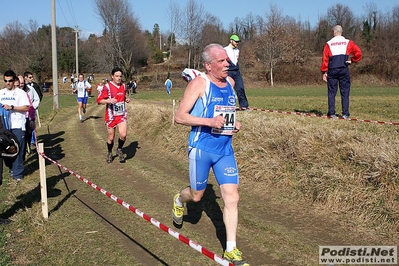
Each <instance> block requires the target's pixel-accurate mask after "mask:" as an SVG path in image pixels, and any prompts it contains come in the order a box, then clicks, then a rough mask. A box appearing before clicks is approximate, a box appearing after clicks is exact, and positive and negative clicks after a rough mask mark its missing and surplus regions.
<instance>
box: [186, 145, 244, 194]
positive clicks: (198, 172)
mask: <svg viewBox="0 0 399 266" xmlns="http://www.w3.org/2000/svg"><path fill="white" fill-rule="evenodd" d="M188 158H189V175H190V186H191V188H192V189H193V190H197V191H198V190H204V189H205V188H206V185H207V184H208V177H209V170H210V169H211V168H212V170H213V173H214V175H215V178H216V181H217V182H218V184H219V186H220V185H223V184H238V169H237V162H236V160H235V157H234V154H231V155H219V154H214V153H209V152H205V151H203V150H199V149H197V148H193V149H191V151H190V153H189V155H188Z"/></svg>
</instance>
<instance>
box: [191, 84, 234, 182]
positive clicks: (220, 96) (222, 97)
mask: <svg viewBox="0 0 399 266" xmlns="http://www.w3.org/2000/svg"><path fill="white" fill-rule="evenodd" d="M203 78H204V79H205V80H206V83H207V85H206V89H205V92H204V94H203V96H202V97H201V98H199V99H198V100H197V101H196V103H195V104H194V107H193V109H192V110H191V111H190V114H191V115H193V116H197V117H204V118H212V117H215V116H217V115H221V116H223V117H224V118H225V121H226V122H225V124H224V126H223V127H222V128H220V129H216V128H211V127H207V126H193V127H192V128H191V132H190V135H189V138H188V149H189V171H190V186H191V188H192V189H194V190H203V189H205V188H206V185H207V182H208V175H209V170H210V168H212V170H213V173H214V175H215V177H216V180H217V182H218V183H219V185H222V184H227V183H229V184H238V171H237V164H236V161H235V158H234V151H233V146H232V135H233V130H234V128H235V121H236V117H235V116H236V96H235V93H234V90H233V87H232V86H231V84H230V83H229V82H227V83H226V86H225V87H223V88H219V87H218V86H216V85H215V84H213V83H212V82H210V81H209V79H208V78H207V77H203Z"/></svg>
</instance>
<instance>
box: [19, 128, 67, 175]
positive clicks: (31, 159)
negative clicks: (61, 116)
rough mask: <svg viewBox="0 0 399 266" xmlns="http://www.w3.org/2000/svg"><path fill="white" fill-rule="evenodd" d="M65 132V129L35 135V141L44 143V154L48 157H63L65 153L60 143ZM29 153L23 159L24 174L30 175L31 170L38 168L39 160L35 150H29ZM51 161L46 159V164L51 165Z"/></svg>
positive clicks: (57, 158) (55, 158)
mask: <svg viewBox="0 0 399 266" xmlns="http://www.w3.org/2000/svg"><path fill="white" fill-rule="evenodd" d="M64 134H65V131H59V132H57V133H54V134H50V133H49V134H44V135H40V136H38V137H37V141H38V142H39V143H40V142H42V143H43V144H44V145H43V146H44V154H45V155H46V156H48V157H49V158H51V159H53V160H55V161H57V160H60V159H62V158H64V157H65V154H64V153H63V152H62V151H63V150H62V147H61V143H62V142H63V141H64V138H62V137H61V136H62V135H64ZM31 153H32V154H31V155H30V156H28V157H27V158H26V160H25V172H24V173H25V175H30V174H32V173H33V172H35V171H37V170H39V160H38V156H39V155H38V154H37V151H36V150H32V151H31ZM51 164H52V162H50V161H49V160H46V165H51Z"/></svg>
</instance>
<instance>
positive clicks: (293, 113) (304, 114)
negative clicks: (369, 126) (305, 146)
mask: <svg viewBox="0 0 399 266" xmlns="http://www.w3.org/2000/svg"><path fill="white" fill-rule="evenodd" d="M245 111H261V112H269V113H279V114H287V115H299V116H313V117H320V118H329V119H339V120H350V121H357V122H366V123H376V124H385V125H394V126H399V122H384V121H375V120H369V119H357V118H342V117H336V118H333V117H331V116H326V115H317V114H309V113H301V112H286V111H277V110H267V109H263V108H247V109H246V110H245Z"/></svg>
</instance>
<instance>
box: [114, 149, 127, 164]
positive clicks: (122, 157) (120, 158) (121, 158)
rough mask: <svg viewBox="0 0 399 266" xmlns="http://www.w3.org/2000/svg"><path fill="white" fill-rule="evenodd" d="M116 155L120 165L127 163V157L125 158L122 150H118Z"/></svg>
mask: <svg viewBox="0 0 399 266" xmlns="http://www.w3.org/2000/svg"><path fill="white" fill-rule="evenodd" d="M116 154H117V155H118V157H119V162H120V163H124V162H125V156H123V152H122V149H117V150H116Z"/></svg>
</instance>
